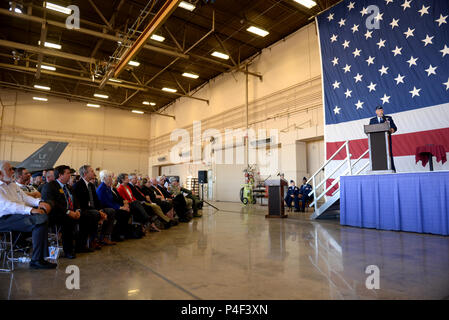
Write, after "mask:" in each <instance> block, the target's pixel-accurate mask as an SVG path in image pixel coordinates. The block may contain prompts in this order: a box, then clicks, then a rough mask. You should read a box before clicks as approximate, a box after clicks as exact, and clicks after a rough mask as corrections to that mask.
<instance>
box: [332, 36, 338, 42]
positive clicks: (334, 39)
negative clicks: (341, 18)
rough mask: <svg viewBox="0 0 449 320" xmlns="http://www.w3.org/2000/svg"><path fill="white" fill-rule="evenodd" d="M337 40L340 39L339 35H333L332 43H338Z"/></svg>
mask: <svg viewBox="0 0 449 320" xmlns="http://www.w3.org/2000/svg"><path fill="white" fill-rule="evenodd" d="M337 38H338V35H336V34H333V35H332V37H331V42H335V41H337Z"/></svg>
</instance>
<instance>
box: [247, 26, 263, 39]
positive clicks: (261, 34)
mask: <svg viewBox="0 0 449 320" xmlns="http://www.w3.org/2000/svg"><path fill="white" fill-rule="evenodd" d="M246 31H249V32H252V33H255V34H257V35H258V36H261V37H265V36H267V35H268V34H269V32H268V31H266V30H263V29H260V28H257V27H255V26H251V27H249V28H248V29H246Z"/></svg>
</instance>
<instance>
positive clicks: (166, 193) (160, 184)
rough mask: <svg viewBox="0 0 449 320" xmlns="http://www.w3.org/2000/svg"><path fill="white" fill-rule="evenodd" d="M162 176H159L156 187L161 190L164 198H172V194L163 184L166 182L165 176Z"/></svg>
mask: <svg viewBox="0 0 449 320" xmlns="http://www.w3.org/2000/svg"><path fill="white" fill-rule="evenodd" d="M164 177H165V176H162V177H159V179H158V181H157V186H156V187H157V188H158V189H159V190H160V191H161V192H162V194H163V195H164V197H165V199H172V198H173V196H172V195H171V193H170V192H169V191H168V189H167V188H166V187H165V186H164V184H165V183H166V178H164Z"/></svg>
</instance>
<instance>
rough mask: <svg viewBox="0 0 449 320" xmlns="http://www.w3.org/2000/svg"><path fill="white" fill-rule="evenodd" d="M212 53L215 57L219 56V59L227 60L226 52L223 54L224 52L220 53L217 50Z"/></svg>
mask: <svg viewBox="0 0 449 320" xmlns="http://www.w3.org/2000/svg"><path fill="white" fill-rule="evenodd" d="M212 55H213V56H214V57H217V58H220V59H224V60H228V59H229V56H228V55H227V54H224V53H221V52H218V51H214V52H213V53H212Z"/></svg>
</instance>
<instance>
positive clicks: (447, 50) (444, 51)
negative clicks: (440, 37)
mask: <svg viewBox="0 0 449 320" xmlns="http://www.w3.org/2000/svg"><path fill="white" fill-rule="evenodd" d="M440 52H441V53H442V54H443V58H444V57H445V56H446V55H447V54H449V48H448V46H447V45H444V48H443V50H440Z"/></svg>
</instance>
